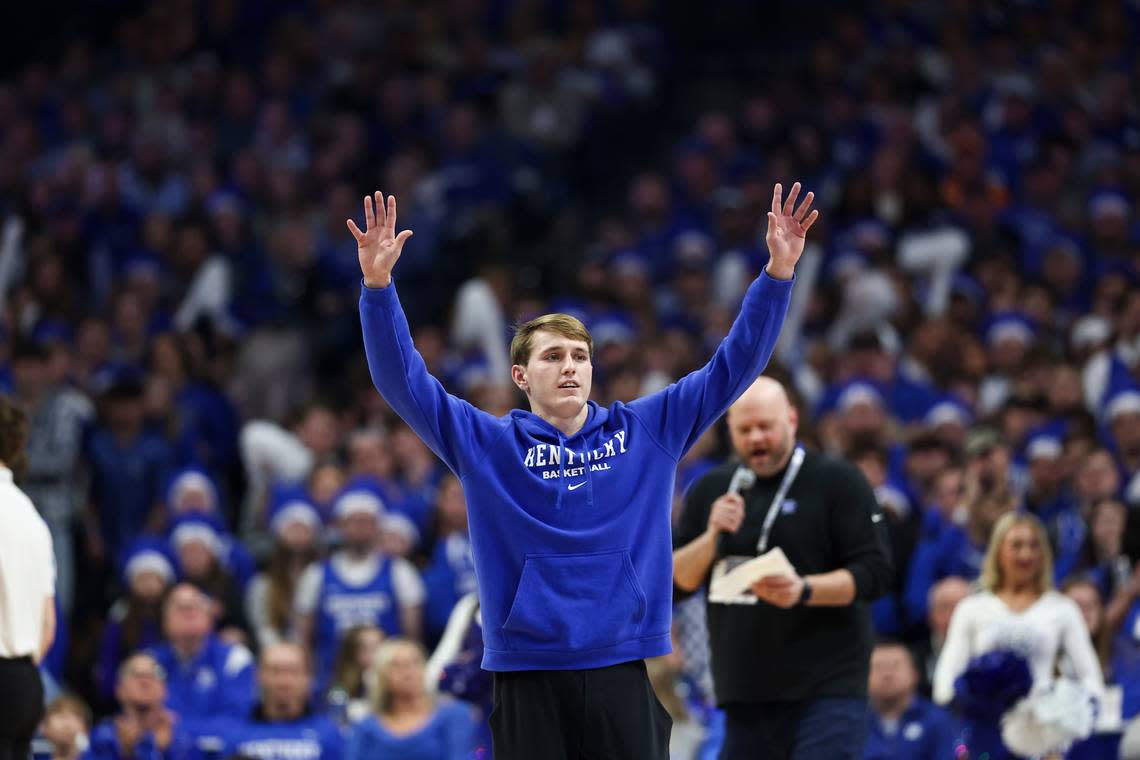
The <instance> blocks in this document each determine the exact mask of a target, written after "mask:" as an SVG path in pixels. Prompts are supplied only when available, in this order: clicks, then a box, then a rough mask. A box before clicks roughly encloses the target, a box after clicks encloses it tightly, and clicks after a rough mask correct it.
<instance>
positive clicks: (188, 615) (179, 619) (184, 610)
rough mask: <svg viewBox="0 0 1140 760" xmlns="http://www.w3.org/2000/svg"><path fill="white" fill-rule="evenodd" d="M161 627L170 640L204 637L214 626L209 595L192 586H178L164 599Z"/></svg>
mask: <svg viewBox="0 0 1140 760" xmlns="http://www.w3.org/2000/svg"><path fill="white" fill-rule="evenodd" d="M162 627H163V630H164V631H165V632H166V637H167V638H168V639H171V640H177V639H192V638H200V637H205V636H206V635H207V634H209V633H210V631H211V629H212V628H213V627H214V618H213V614H212V609H211V602H210V599H209V597H207V596H206V595H205V594H203V593H202V592H201V591H199V590H198V589H196V588H194V587H193V586H189V585H185V584H183V585H181V586H178V587H177V588H175V589H174V591H172V592H171V593H170V598H169V599H167V601H166V607H165V609H164V610H163V615H162Z"/></svg>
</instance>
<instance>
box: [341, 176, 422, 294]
mask: <svg viewBox="0 0 1140 760" xmlns="http://www.w3.org/2000/svg"><path fill="white" fill-rule="evenodd" d="M375 199H376V209H377V211H376V213H373V210H372V201H373V198H372V196H368V195H366V196H364V226H365V229H364V232H361V231H360V228H359V227H357V226H356V222H354V221H353V220H351V219H348V220H347V224H348V231H349V232H351V233H352V236H353V237H355V238H356V253H357V256H358V257H359V258H360V272H361V274H363V275H364V284H365V285H366V286H367V287H369V288H386V287H388V284H389V283H391V282H392V267H394V266H396V261H397V260H398V259H399V258H400V252H401V251H403V250H404V243H406V242H407V240H408V238H410V237H411V236H412V231H411V230H404V231H403V232H401V233H400V234H399V235H397V234H396V196H394V195H389V196H388V204H387V207H386V208H385V205H384V194H383V193H381V192H376V193H375ZM377 214H378V215H379V218H377Z"/></svg>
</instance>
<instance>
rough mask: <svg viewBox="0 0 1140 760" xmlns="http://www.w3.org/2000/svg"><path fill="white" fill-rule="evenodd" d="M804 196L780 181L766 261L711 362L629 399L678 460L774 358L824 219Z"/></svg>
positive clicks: (774, 196) (775, 191)
mask: <svg viewBox="0 0 1140 760" xmlns="http://www.w3.org/2000/svg"><path fill="white" fill-rule="evenodd" d="M799 194H800V183H799V182H797V183H795V184H794V185H792V190H791V192H790V193H788V198H787V200H786V201H785V200H784V199H783V188H782V187H781V186H780V185H778V184H777V185H776V187H775V188H774V189H773V191H772V210H771V211H769V212H768V234H767V235H766V237H765V240H766V241H767V243H768V252H769V261H768V265H767V266H766V267H765V268H764V273H763V274H761V275H760V277H758V278H756V281H755V282H753V283H752V285H751V286H749V288H748V292H747V293H746V294H745V296H744V302H743V303H742V304H741V306H740V314H739V315H738V316H737V317H736V321H735V322H733V324H732V329H731V330H729V332H728V335H727V336H726V337H725V339H724V340H723V341H721V344H720V346H718V347H717V350H716V352H715V353H714V354H713V356H712V359H710V360H709V363H708V364H706V365H705V366H704V367H702V368H701V369H699V370H697V371H696V372H693V373H691V374H689V375H688V376H686V377H684V378H682V379H681V380H679V381H677V382H676V383H673V384H672V385H670V386H669V387H668V388H665V389H664V390H661V391H659V392H658V393H654V394H652V395H650V396H646V397H644V398H640V399H638V400H636V401H634V402H633V403H631V404H630V405H629V408H630V410H631V411H633V412H634V413H635V414H637V415H638V419H640V420H641V422H642V424H644V425H645V426H646V427H647V428H648V430H649V431H650V433H651V434H652V435H653V436H654V438H655V439H656V440H657V442H658V443H659V444H660V445H661V447H662V448H663V449H665V450H666V451H667V452H668V453H669V454H670V455H671V456H672V457H674V458H675V459H680V458H681V456H683V455H684V453H685V452H686V451H687V450H688V449H689V447H690V446H692V445H693V443H694V442H696V440H697V438H699V437H700V435H701V433H703V432H704V431H705V430H707V429H708V427H709V425H711V424H712V423H713V422H714V421H716V419H717V418H718V417H720V416H721V415H722V414H724V412H725V410H726V409H728V407H729V406H730V405H731V404H732V402H733V401H735V400H736V399H737V398H739V397H740V394H741V393H743V392H744V391H745V389H746V388H748V386H749V385H751V384H752V383H753V382H754V381H755V380H756V378H757V377H759V376H760V373H761V372H763V371H764V367H765V366H766V365H767V364H768V359H769V358H770V357H771V356H772V351H773V349H774V348H775V347H776V339H777V338H778V337H779V335H780V327H781V326H782V325H783V323H784V315H785V313H786V312H787V309H788V301H789V299H790V298H791V292H792V279H793V277H794V275H795V268H796V262H797V261H799V258H800V255H801V254H803V251H804V240H805V237H806V235H807V231H808V230H809V229H811V226H812V225H813V224H815V220H816V219H818V218H819V212H818V211H812V210H811V204H812V200H813V199H814V198H815V195H814V193H808V194H807V196H805V197H804V199H803V202H802V203H801V204H800V206H799V208H796V207H795V202H796V199H797V198H798V197H799Z"/></svg>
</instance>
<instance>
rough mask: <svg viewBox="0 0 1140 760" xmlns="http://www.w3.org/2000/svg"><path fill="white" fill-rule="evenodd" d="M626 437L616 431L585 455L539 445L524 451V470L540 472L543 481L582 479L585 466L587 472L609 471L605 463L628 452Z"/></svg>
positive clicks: (608, 466) (620, 431)
mask: <svg viewBox="0 0 1140 760" xmlns="http://www.w3.org/2000/svg"><path fill="white" fill-rule="evenodd" d="M625 434H626V431H624V430H619V431H618V432H616V433H614V435H613V437H612V438H610V439H609V440H608V441H606V442H605V443H603V444H602V445H601V446H599V447H598V448H596V449H594V450H592V451H585V452H582V451H575V450H574V449H570V448H567V447H565V446H562V447H559V446H558V445H557V444H552V443H540V444H538V445H536V446H531V447H530V448H528V449H527V450H526V457H525V458H524V459H523V466H524V467H527V468H529V469H535V468H543V470H542V479H543V480H550V479H551V478H574V477H578V476H579V475H585V474H586V467H587V466H589V468H590V472H598V471H600V470H608V469H610V463H609V462H607V461H604V460H606V459H610V458H612V457H616V456H620V455H622V454H624V453H626V451H627V450H628V449H626V446H625ZM563 457H565V459H566V461H565V463H563V462H562V459H563ZM575 465H577V466H575ZM551 468H553V469H551Z"/></svg>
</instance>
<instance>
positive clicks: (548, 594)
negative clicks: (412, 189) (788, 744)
mask: <svg viewBox="0 0 1140 760" xmlns="http://www.w3.org/2000/svg"><path fill="white" fill-rule="evenodd" d="M799 193H800V185H799V183H796V184H795V185H793V186H792V189H791V191H790V192H789V194H788V198H787V201H786V202H785V201H784V198H783V189H782V188H781V186H780V185H776V187H775V188H774V191H773V194H772V206H771V211H770V212H769V213H768V231H767V236H766V241H767V244H768V250H769V253H770V259H769V261H768V264H767V267H766V268H765V271H764V273H762V274H761V275H760V276H759V277H758V278H757V279H756V280H755V281H754V282H753V283H752V285H751V286H750V287H749V288H748V291H747V293H746V294H745V296H744V300H743V303H742V304H741V308H740V315H739V316H738V317H737V319H736V321H735V322H734V323H733V325H732V328H731V329H730V330H729V333H728V335H727V336H726V338H725V339H724V341H723V342H722V343H721V344H720V346H719V347H718V348H717V349H716V351H715V353H714V355H713V357H712V359H711V360H710V361H709V363H708V364H707V365H705V367H703V368H701V369H699V370H697V371H695V372H693V373H691V374H689V375H688V376H686V377H685V378H683V379H681V380H680V381H678V382H676V383H674V384H673V385H670V386H668V387H667V388H665V389H663V390H661V391H659V392H657V393H655V394H652V395H649V396H646V397H644V398H641V399H637V400H636V401H633V402H631V403H630V404H628V405H627V404H624V403H622V402H614V403H613V404H612V405H611V406H609V407H608V408H607V407H600V406H598V405H597V404H596V403H593V402H590V401H588V399H589V397H590V391H591V386H592V380H593V365H592V355H593V342H592V339H591V337H590V334H589V332H588V331H587V330H586V329H585V326H584V325H582V323H581V322H580V321H579V320H577V319H575V318H573V317H570V316H568V315H559V314H548V315H545V316H541V317H538V318H536V319H533V320H531V321H529V322H527V323H526V324H524V325H522V326H520V327H519V329H518V330H517V331H516V333H515V337H514V339H513V340H512V343H511V361H512V364H513V366H512V368H511V379H512V380H513V381H514V383H515V385H516V387H518V388H519V389H520V390H521V391H522V392H523V393H524V394H525V395H526V396H527V400H528V402H529V405H530V407H531V410H530V411H524V410H520V409H516V410H513V411H511V412H510V413H509V414H507V415H504V416H502V417H499V418H495V417H492V416H491V415H489V414H486V413H484V412H481V411H479V410H478V409H476V408H475V407H473V406H471V405H470V404H467V403H465V402H463V401H461V400H460V399H458V398H456V397H454V396H451V395H449V394H448V393H447V392H446V391H445V389H444V388H443V386H442V385H441V384H440V383H439V381H438V380H436V379H435V378H434V377H432V376H431V375H430V374H429V373H428V371H427V369H426V367H425V365H424V362H423V359H422V358H421V357H420V355H419V353H418V352H417V351H416V349H415V347H414V345H413V344H412V340H411V331H410V328H409V326H408V323H407V320H406V318H405V316H404V312H403V308H402V307H401V305H400V302H399V300H398V297H397V295H396V288H395V286H394V285H393V284H392V283H393V280H392V269H393V267H394V266H395V264H396V261H397V260H398V259H399V258H400V254H401V252H402V250H403V248H404V245H405V243H407V241H408V239H409V238H410V237H411V236H412V232H411V231H410V230H404V231H402V232H400V233H399V235H397V234H396V199H395V198H394V197H392V196H389V197H388V198H387V202H386V203H385V200H384V198H383V196H382V195H381V194H380V193H376V194H375V198H373V197H372V196H368V197H366V198H365V200H364V216H365V230H364V231H362V230H361V229H360V228H359V227H358V226H357V225H356V222H354V221H352V220H348V221H347V225H348V227H349V230H350V231H351V232H352V233H353V235H354V236H355V237H356V241H357V245H358V253H359V259H360V266H361V271H362V273H363V288H362V292H361V296H360V315H361V324H362V328H363V336H364V348H365V354H366V356H367V359H368V366H369V371H370V373H371V376H372V381H373V384H374V385H375V386H376V388H377V389H378V390H379V391H380V393H381V395H382V396H384V399H385V400H386V401H387V403H388V404H389V406H391V407H392V409H393V410H395V411H396V413H397V414H398V415H399V416H400V417H401V418H402V419H403V420H404V421H405V422H406V423H407V424H408V425H409V426H410V427H411V428H412V430H413V431H415V433H416V434H417V435H418V436H420V438H422V439H423V440H424V442H425V443H426V444H427V445H428V446H429V447H430V448H431V449H432V451H434V452H435V453H436V455H437V456H438V457H439V458H440V459H441V460H442V461H443V462H444V463H445V464H446V465H447V466H448V467H449V468H450V469H451V470H452V472H454V473H455V474H456V476H458V477H459V479H460V481H461V482H462V484H463V487H464V493H465V494H466V496H467V502H468V504H467V507H468V518H469V522H470V531H471V543H472V547H473V551H474V558H475V569H476V574H477V575H478V577H479V597H480V610H481V612H482V615H483V635H484V645H485V646H484V652H483V667H484V668H485V669H487V670H490V671H493V672H495V688H496V691H497V693H498V695H499V697H500V700H499V707H500V709H499V710H497V711H496V713H495V716H494V717H493V719H492V721H491V730H492V734H493V736H494V744H495V747H494V752H495V755H496V756H497V757H500V758H513V757H558V756H560V755H562V754H563V753H565V751H566V747H567V746H578V745H581V746H582V748H583V751H584V752H587V753H594V754H599V755H606V754H611V755H613V754H618V755H623V756H636V757H641V758H658V757H666V756H667V755H668V738H669V724H670V720H669V717H668V715H667V714H666V713H664V711H663V710H662V709H661V706H660V704H659V703H658V702H657V701H656V700H655V699H654V698H653V693H652V687H651V685H650V684H649V680H648V677H647V675H646V671H645V662H644V658H646V657H656V656H659V655H662V654H666V653H668V652H669V651H670V637H669V625H670V618H671V611H672V594H673V588H672V538H671V530H670V529H671V525H670V512H671V507H672V497H673V490H674V484H673V481H674V477H675V470H676V466H677V462H678V460H680V459H681V458H682V457H683V456H684V454H685V452H686V451H688V450H689V449H690V448H691V447H692V446H693V444H694V443H695V442H696V441H697V440H698V439H699V438H700V436H701V434H702V433H703V432H704V431H705V430H706V429H707V428H708V427H709V426H711V425H712V424H713V423H714V422H715V421H716V420H717V418H718V417H720V416H721V415H722V414H723V413H724V411H725V410H726V409H727V408H728V406H729V405H730V404H731V403H732V402H733V401H734V400H735V399H736V398H737V397H739V396H740V394H741V393H743V392H744V391H745V389H747V388H748V387H749V386H750V385H752V383H753V382H754V381H755V380H756V378H757V376H758V375H759V374H760V373H761V371H763V369H764V367H765V366H766V365H767V363H768V359H769V357H770V356H771V354H772V351H773V349H774V348H775V344H776V339H777V337H778V336H779V332H780V327H781V326H782V325H783V322H784V317H785V315H786V313H787V308H788V302H789V299H790V297H791V290H792V281H793V278H794V270H795V265H796V262H797V261H798V260H799V258H800V256H801V254H802V253H803V248H804V242H805V236H806V233H807V231H808V229H809V228H810V227H811V225H812V224H813V223H814V222H815V220H816V219H817V218H818V216H819V212H818V211H810V209H811V205H812V200H813V197H814V195H813V194H812V193H808V194H807V195H806V197H805V198H804V200H803V202H802V203H801V204H800V205H799V206H798V207H797V206H796V201H797V198H798V197H799ZM374 206H375V207H374ZM809 211H810V213H809ZM584 695H588V696H584Z"/></svg>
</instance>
